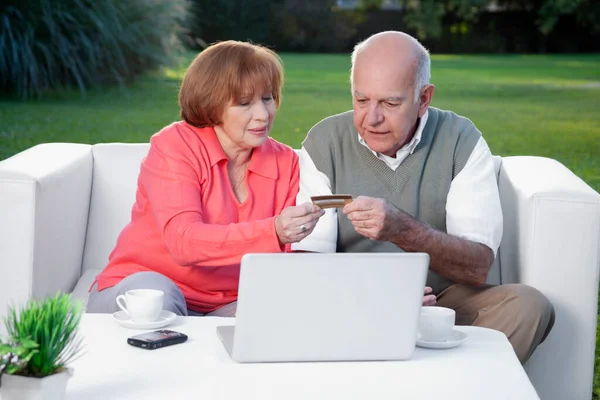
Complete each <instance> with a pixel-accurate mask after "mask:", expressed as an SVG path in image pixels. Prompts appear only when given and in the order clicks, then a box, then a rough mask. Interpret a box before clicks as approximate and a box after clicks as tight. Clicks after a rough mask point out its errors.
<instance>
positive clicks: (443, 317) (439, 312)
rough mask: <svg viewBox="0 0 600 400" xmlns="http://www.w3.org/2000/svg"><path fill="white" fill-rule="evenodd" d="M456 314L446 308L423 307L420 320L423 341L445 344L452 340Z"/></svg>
mask: <svg viewBox="0 0 600 400" xmlns="http://www.w3.org/2000/svg"><path fill="white" fill-rule="evenodd" d="M455 320H456V312H455V311H454V310H453V309H451V308H446V307H437V306H431V307H429V306H428V307H422V308H421V316H420V319H419V333H420V334H421V339H422V340H425V341H428V342H445V341H447V340H448V339H450V336H451V335H452V329H453V328H454V323H455Z"/></svg>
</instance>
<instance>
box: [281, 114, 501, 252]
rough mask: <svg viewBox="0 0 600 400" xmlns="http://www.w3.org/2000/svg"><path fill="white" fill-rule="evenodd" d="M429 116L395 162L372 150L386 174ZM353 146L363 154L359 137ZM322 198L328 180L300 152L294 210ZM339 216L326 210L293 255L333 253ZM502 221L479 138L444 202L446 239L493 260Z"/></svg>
mask: <svg viewBox="0 0 600 400" xmlns="http://www.w3.org/2000/svg"><path fill="white" fill-rule="evenodd" d="M428 115H429V113H428V112H426V113H425V115H423V117H421V119H420V121H419V126H418V127H417V131H416V132H415V135H414V136H413V139H412V140H411V141H410V142H409V143H407V144H406V145H404V146H403V147H402V148H401V149H400V150H398V152H397V153H396V157H395V158H394V157H389V156H386V155H383V154H381V153H377V152H374V151H373V150H371V151H373V154H375V156H376V157H377V158H379V159H380V160H382V161H384V162H385V164H386V165H387V166H388V167H389V168H391V169H393V170H396V169H397V168H398V167H399V166H400V164H402V162H403V161H404V160H405V159H406V157H408V156H409V155H410V154H412V153H413V151H414V150H415V148H416V147H417V145H418V144H419V142H420V141H421V136H422V134H423V128H424V127H425V124H426V123H427V118H428ZM358 140H359V142H360V143H361V144H362V145H364V146H366V147H367V148H368V145H367V143H366V142H365V141H364V140H363V139H362V137H360V135H359V139H358ZM327 194H333V193H332V192H331V183H330V181H329V178H328V177H327V176H326V175H325V174H324V173H322V172H321V171H319V170H318V169H317V167H316V166H315V164H314V162H313V161H312V159H311V158H310V155H309V154H308V152H307V151H306V149H305V148H304V147H303V148H302V150H301V152H300V191H299V192H298V195H297V197H296V204H302V203H305V202H310V201H311V200H310V197H311V196H318V195H327ZM338 211H339V212H341V209H340V210H338V209H335V208H333V209H331V208H330V209H327V210H326V213H325V215H323V216H322V217H321V219H319V222H318V223H317V226H316V227H315V229H314V230H313V232H312V233H311V234H310V235H308V236H307V237H306V238H305V239H304V240H302V241H301V242H299V243H293V244H292V250H304V251H313V252H319V253H335V251H336V245H337V212H338ZM502 218H503V217H502V208H501V206H500V195H499V193H498V185H497V182H496V173H495V171H494V160H493V158H492V153H491V152H490V149H489V147H488V145H487V143H486V141H485V140H484V139H483V137H481V138H480V139H479V141H478V142H477V144H476V145H475V148H474V149H473V152H472V153H471V155H470V156H469V159H468V160H467V163H466V164H465V166H464V168H463V169H462V171H460V172H459V173H458V174H457V175H456V177H454V179H453V180H452V183H451V184H450V190H449V192H448V197H447V199H446V231H447V233H448V234H450V235H454V236H458V237H461V238H463V239H468V240H471V241H474V242H478V243H482V244H484V245H486V246H488V247H489V248H490V249H492V251H493V252H494V256H496V253H497V251H498V247H499V246H500V241H501V239H502Z"/></svg>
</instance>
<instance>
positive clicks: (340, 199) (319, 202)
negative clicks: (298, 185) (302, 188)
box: [310, 194, 352, 208]
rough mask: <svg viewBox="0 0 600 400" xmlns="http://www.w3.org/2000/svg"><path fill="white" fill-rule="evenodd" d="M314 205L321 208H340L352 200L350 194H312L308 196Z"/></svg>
mask: <svg viewBox="0 0 600 400" xmlns="http://www.w3.org/2000/svg"><path fill="white" fill-rule="evenodd" d="M310 199H311V200H312V202H313V204H314V205H316V206H319V207H321V208H342V207H344V206H345V205H346V204H348V203H351V202H352V195H350V194H330V195H325V196H312V197H311V198H310Z"/></svg>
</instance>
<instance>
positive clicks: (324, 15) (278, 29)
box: [271, 0, 354, 52]
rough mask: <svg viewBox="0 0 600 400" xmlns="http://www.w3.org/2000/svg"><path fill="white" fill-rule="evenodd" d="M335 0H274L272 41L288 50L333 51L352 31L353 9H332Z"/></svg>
mask: <svg viewBox="0 0 600 400" xmlns="http://www.w3.org/2000/svg"><path fill="white" fill-rule="evenodd" d="M336 3H337V2H336V1H335V0H274V1H273V21H274V23H273V30H272V35H271V41H272V43H273V44H274V45H275V46H276V47H277V48H282V49H287V50H291V51H309V52H334V51H340V50H342V49H344V48H345V47H346V46H347V44H348V41H349V40H350V39H351V38H352V36H353V34H354V23H353V21H352V13H344V12H341V11H338V12H334V11H335V6H336Z"/></svg>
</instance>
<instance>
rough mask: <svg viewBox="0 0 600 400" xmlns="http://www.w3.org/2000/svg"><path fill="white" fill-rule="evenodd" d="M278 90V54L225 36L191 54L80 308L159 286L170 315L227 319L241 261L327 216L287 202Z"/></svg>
mask: <svg viewBox="0 0 600 400" xmlns="http://www.w3.org/2000/svg"><path fill="white" fill-rule="evenodd" d="M282 85H283V69H282V65H281V62H280V59H279V58H278V56H277V55H276V54H275V53H274V52H272V51H271V50H269V49H267V48H264V47H261V46H257V45H253V44H249V43H243V42H236V41H226V42H221V43H218V44H215V45H213V46H211V47H209V48H207V49H206V50H204V51H202V52H201V53H200V54H199V55H198V56H197V57H196V59H195V60H194V61H193V62H192V64H191V65H190V66H189V68H188V70H187V71H186V73H185V76H184V78H183V82H182V84H181V89H180V93H179V105H180V108H181V117H182V119H183V121H181V122H176V123H173V124H171V125H169V126H167V127H166V128H164V129H162V130H161V131H160V132H158V133H157V134H155V135H154V136H153V137H152V138H151V140H150V151H149V153H148V155H147V157H146V158H145V159H144V161H143V163H142V165H141V170H140V174H139V178H138V188H137V193H136V201H135V204H134V205H133V209H132V212H131V222H130V223H129V224H128V225H127V226H126V227H125V228H124V229H123V231H122V232H121V234H120V236H119V238H118V240H117V243H116V246H115V248H114V250H113V251H112V253H111V255H110V257H109V263H108V266H107V267H106V268H105V269H104V271H103V272H102V273H101V274H100V275H98V276H97V278H96V281H95V283H94V285H93V286H92V288H91V289H90V292H91V293H90V298H89V302H88V306H87V311H88V312H115V311H117V310H118V307H117V304H116V301H115V299H116V297H117V296H118V295H120V294H124V293H125V292H126V291H128V290H131V289H159V290H162V291H163V292H164V309H165V310H169V311H172V312H174V313H176V314H178V315H213V316H232V315H234V313H235V301H236V299H237V288H238V280H239V273H240V259H241V257H242V256H243V255H244V254H246V253H259V252H260V253H265V252H285V251H288V250H289V248H290V244H291V243H294V242H298V241H300V240H302V239H304V238H305V237H306V236H307V235H308V234H310V233H311V232H312V230H313V228H314V226H315V224H316V223H317V220H318V219H319V218H320V217H321V215H323V211H322V210H321V209H320V208H318V207H317V206H314V205H312V204H310V203H305V204H302V205H299V206H295V199H296V194H297V192H298V185H299V172H298V157H297V155H296V153H295V152H294V150H293V149H291V148H290V147H288V146H286V145H284V144H281V143H279V142H277V141H275V140H273V139H271V138H270V137H269V134H270V132H271V128H272V126H273V120H274V118H275V113H276V110H277V108H278V107H279V104H280V102H281V89H282ZM274 300H276V299H274Z"/></svg>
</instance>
